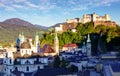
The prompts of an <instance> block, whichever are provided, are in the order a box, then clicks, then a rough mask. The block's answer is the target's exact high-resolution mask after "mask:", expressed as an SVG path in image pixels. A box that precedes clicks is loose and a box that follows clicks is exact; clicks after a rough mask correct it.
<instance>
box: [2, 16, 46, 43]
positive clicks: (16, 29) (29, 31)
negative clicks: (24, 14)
mask: <svg viewBox="0 0 120 76" xmlns="http://www.w3.org/2000/svg"><path fill="white" fill-rule="evenodd" d="M45 31H46V30H43V29H41V28H38V27H36V26H35V25H33V24H31V23H29V22H27V21H24V20H21V19H18V18H12V19H8V20H5V21H4V22H0V42H14V41H15V40H16V38H17V37H18V35H19V34H20V33H22V32H23V33H24V35H25V36H27V37H29V36H33V38H34V36H35V34H36V32H38V33H39V35H40V36H41V33H43V32H45Z"/></svg>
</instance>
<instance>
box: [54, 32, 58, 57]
mask: <svg viewBox="0 0 120 76" xmlns="http://www.w3.org/2000/svg"><path fill="white" fill-rule="evenodd" d="M54 50H55V52H56V54H57V55H59V40H58V36H57V32H55V38H54Z"/></svg>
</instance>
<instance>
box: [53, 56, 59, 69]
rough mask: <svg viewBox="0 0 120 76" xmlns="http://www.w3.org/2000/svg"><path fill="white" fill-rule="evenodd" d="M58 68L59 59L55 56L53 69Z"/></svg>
mask: <svg viewBox="0 0 120 76" xmlns="http://www.w3.org/2000/svg"><path fill="white" fill-rule="evenodd" d="M59 66H60V58H59V56H55V59H54V68H59Z"/></svg>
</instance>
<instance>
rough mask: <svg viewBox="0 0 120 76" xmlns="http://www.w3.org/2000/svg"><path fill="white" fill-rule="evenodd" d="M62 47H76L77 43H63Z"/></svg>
mask: <svg viewBox="0 0 120 76" xmlns="http://www.w3.org/2000/svg"><path fill="white" fill-rule="evenodd" d="M63 47H78V46H77V44H75V43H71V44H65V45H63Z"/></svg>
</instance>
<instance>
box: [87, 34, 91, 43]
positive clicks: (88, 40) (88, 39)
mask: <svg viewBox="0 0 120 76" xmlns="http://www.w3.org/2000/svg"><path fill="white" fill-rule="evenodd" d="M87 42H91V40H90V35H89V34H88V38H87Z"/></svg>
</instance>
